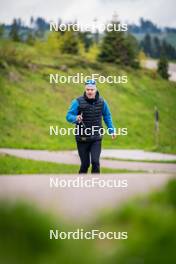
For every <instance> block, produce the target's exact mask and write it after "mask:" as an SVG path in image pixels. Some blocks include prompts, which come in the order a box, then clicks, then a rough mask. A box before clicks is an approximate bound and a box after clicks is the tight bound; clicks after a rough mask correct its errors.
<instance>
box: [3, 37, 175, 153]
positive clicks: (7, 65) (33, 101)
mask: <svg viewBox="0 0 176 264" xmlns="http://www.w3.org/2000/svg"><path fill="white" fill-rule="evenodd" d="M0 48H1V53H0V138H1V140H0V147H11V148H26V149H50V150H57V149H58V150H62V149H74V148H75V147H76V146H75V141H74V137H73V136H54V135H53V136H50V135H49V127H50V125H53V126H55V125H58V126H59V128H60V127H72V125H71V124H68V123H67V122H66V120H65V115H66V112H67V109H68V107H69V105H70V102H71V100H72V99H74V98H76V97H77V96H79V95H81V94H82V93H83V91H84V86H83V85H82V84H49V74H50V73H59V74H60V75H67V76H68V75H74V74H76V73H77V72H82V73H83V74H84V75H88V74H91V73H99V74H101V75H104V76H108V75H127V76H128V83H127V84H111V85H109V84H98V89H99V91H100V93H101V95H102V96H103V97H104V98H105V99H106V100H107V101H108V103H109V105H110V109H111V112H112V115H113V121H114V125H115V127H117V128H119V127H121V128H122V127H127V129H128V135H127V136H119V137H118V139H117V140H115V141H113V142H112V140H111V138H110V137H108V136H105V138H104V142H103V147H104V148H130V149H134V148H135V149H136V148H139V149H146V150H153V151H162V152H167V153H176V144H175V142H176V136H175V135H176V127H175V123H176V108H175V101H176V83H172V82H169V81H165V80H163V79H161V78H160V77H158V75H157V74H156V73H155V72H152V71H148V70H133V69H130V68H121V67H118V66H115V65H112V64H99V63H97V62H94V61H88V60H86V59H85V58H84V57H81V56H70V55H61V54H60V55H58V54H55V53H54V52H53V53H52V52H51V51H45V49H44V48H42V46H41V47H36V46H34V47H30V46H27V45H26V44H14V43H8V44H7V43H4V42H2V41H1V42H0ZM14 53H15V55H14ZM63 66H64V67H63ZM154 106H157V107H158V109H159V112H160V135H159V146H157V147H156V146H155V141H154Z"/></svg>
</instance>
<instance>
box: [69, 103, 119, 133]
mask: <svg viewBox="0 0 176 264" xmlns="http://www.w3.org/2000/svg"><path fill="white" fill-rule="evenodd" d="M78 107H79V102H78V100H77V99H74V100H73V101H72V102H71V105H70V107H69V109H68V112H67V115H66V119H67V121H68V122H69V123H73V124H76V117H77V115H78ZM102 115H103V120H104V122H105V124H106V126H107V128H108V129H109V133H111V134H113V133H115V128H114V126H113V122H112V116H111V112H110V109H109V106H108V103H107V102H106V101H105V100H104V105H103V111H102Z"/></svg>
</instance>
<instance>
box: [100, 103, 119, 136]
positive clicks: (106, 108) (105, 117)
mask: <svg viewBox="0 0 176 264" xmlns="http://www.w3.org/2000/svg"><path fill="white" fill-rule="evenodd" d="M103 120H104V122H105V124H106V126H107V128H108V129H109V133H110V134H114V133H115V132H116V130H115V128H114V126H113V122H112V115H111V112H110V109H109V106H108V103H107V102H106V101H104V105H103Z"/></svg>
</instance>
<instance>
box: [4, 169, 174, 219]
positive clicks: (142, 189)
mask: <svg viewBox="0 0 176 264" xmlns="http://www.w3.org/2000/svg"><path fill="white" fill-rule="evenodd" d="M77 177H78V175H9V176H7V175H4V176H0V198H7V199H10V200H13V201H15V200H17V199H22V200H27V201H30V203H31V202H32V203H34V204H35V205H37V206H39V207H41V208H42V209H44V210H47V211H50V212H52V213H54V214H59V215H60V217H62V218H63V219H65V220H69V219H72V221H73V222H76V223H77V222H82V223H85V222H86V221H90V220H92V219H94V217H96V216H97V214H98V213H99V212H101V211H102V210H103V209H110V208H114V207H119V206H121V204H123V203H124V202H125V201H127V200H128V199H130V198H132V197H134V196H136V195H140V194H144V193H147V192H149V191H152V190H154V189H156V188H159V187H161V186H162V185H163V184H165V183H166V182H167V181H168V180H169V179H170V178H173V177H175V176H174V175H172V174H162V173H159V174H158V173H155V174H150V173H147V174H145V173H138V174H133V173H131V174H109V175H108V174H106V175H105V174H103V175H99V176H97V175H94V176H93V175H83V176H81V177H82V179H83V181H85V180H87V179H92V178H93V177H96V178H97V177H99V178H98V179H101V180H105V181H106V180H116V181H121V182H122V180H126V181H127V183H128V187H127V188H124V187H123V188H122V187H119V188H108V187H106V188H99V187H97V186H96V187H95V188H86V187H85V186H84V187H82V188H81V187H80V188H73V187H71V188H69V187H65V188H50V179H51V178H52V179H54V180H56V179H62V180H65V181H68V180H69V179H73V180H75V179H77Z"/></svg>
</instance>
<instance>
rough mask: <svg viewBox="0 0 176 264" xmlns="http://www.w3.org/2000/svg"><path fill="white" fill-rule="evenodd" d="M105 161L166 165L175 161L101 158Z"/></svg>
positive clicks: (175, 161)
mask: <svg viewBox="0 0 176 264" xmlns="http://www.w3.org/2000/svg"><path fill="white" fill-rule="evenodd" d="M103 159H106V160H117V161H130V162H149V163H168V164H170V163H171V164H174V163H176V160H137V159H120V158H113V157H112V158H111V157H103Z"/></svg>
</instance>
